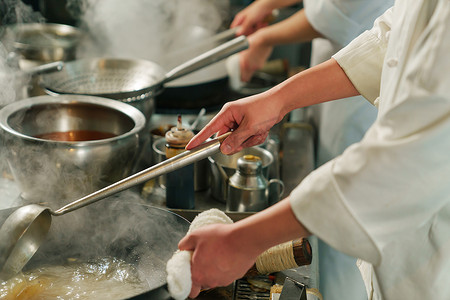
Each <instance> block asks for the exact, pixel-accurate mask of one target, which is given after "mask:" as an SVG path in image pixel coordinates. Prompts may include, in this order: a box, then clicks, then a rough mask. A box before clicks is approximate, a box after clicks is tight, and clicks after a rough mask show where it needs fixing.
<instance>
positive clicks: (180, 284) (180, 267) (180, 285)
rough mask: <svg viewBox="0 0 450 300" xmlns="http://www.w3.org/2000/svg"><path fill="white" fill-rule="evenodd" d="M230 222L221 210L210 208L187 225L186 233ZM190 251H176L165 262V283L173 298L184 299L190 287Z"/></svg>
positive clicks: (176, 299)
mask: <svg viewBox="0 0 450 300" xmlns="http://www.w3.org/2000/svg"><path fill="white" fill-rule="evenodd" d="M218 223H221V224H231V223H233V221H232V220H231V219H230V218H229V217H228V216H227V215H226V214H225V213H224V212H223V211H221V210H218V209H216V208H212V209H210V210H206V211H204V212H201V213H200V214H198V215H197V216H196V217H195V218H194V220H193V221H192V223H191V225H190V226H189V230H188V234H189V233H191V232H192V231H194V230H196V229H198V228H200V227H203V226H205V225H210V224H218ZM191 256H192V252H191V251H179V250H178V251H176V252H175V254H174V255H173V256H172V258H171V259H169V261H168V262H167V266H166V271H167V285H168V289H169V293H170V295H171V296H172V298H174V299H175V300H184V299H186V298H187V297H188V296H189V293H190V291H191V288H192V280H191Z"/></svg>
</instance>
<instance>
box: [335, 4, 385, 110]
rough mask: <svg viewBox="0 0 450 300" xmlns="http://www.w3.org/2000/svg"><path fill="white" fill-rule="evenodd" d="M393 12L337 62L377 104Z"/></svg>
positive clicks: (338, 55)
mask: <svg viewBox="0 0 450 300" xmlns="http://www.w3.org/2000/svg"><path fill="white" fill-rule="evenodd" d="M391 15H392V8H391V9H389V10H387V11H386V12H385V13H384V14H383V15H382V16H381V17H379V18H378V19H377V20H376V21H375V24H374V27H373V28H372V29H371V30H368V31H365V32H363V33H362V34H361V35H360V36H358V37H357V38H356V39H354V40H353V41H352V42H351V43H350V44H349V45H347V47H345V48H343V49H342V50H340V51H339V52H337V53H336V54H335V55H333V58H334V59H335V60H336V61H337V62H338V64H339V65H340V66H341V68H342V69H343V70H344V71H345V73H346V74H347V76H348V78H349V79H350V80H351V81H352V83H353V85H354V86H355V88H356V89H357V90H358V91H359V92H360V93H361V95H363V96H364V98H366V99H367V100H369V101H370V102H371V103H372V104H374V102H375V99H377V98H378V96H379V95H380V83H381V70H382V68H383V62H384V57H385V54H386V49H387V43H388V41H389V33H390V29H391V27H390V24H391V20H390V19H391Z"/></svg>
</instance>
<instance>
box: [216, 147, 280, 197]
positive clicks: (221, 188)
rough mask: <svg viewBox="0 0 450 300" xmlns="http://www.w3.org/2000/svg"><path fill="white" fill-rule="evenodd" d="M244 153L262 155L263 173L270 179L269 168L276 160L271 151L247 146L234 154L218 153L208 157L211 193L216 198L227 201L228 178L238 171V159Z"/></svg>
mask: <svg viewBox="0 0 450 300" xmlns="http://www.w3.org/2000/svg"><path fill="white" fill-rule="evenodd" d="M244 155H254V156H258V157H260V158H261V163H262V174H263V176H264V177H265V178H266V179H268V177H269V168H270V166H271V165H272V163H273V162H274V158H273V155H272V153H270V152H269V151H267V150H265V149H263V148H260V147H250V148H245V149H243V150H242V151H240V152H238V153H235V154H233V155H225V154H222V153H217V154H215V155H212V156H210V157H208V160H209V165H210V171H211V176H210V177H211V179H210V180H211V183H210V184H211V195H212V196H213V197H214V199H216V200H218V201H220V202H223V203H226V201H227V190H228V179H229V178H230V177H231V176H232V175H233V174H234V173H235V172H236V170H237V161H238V159H239V158H240V157H242V156H244Z"/></svg>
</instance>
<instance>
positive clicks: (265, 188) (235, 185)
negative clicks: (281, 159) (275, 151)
mask: <svg viewBox="0 0 450 300" xmlns="http://www.w3.org/2000/svg"><path fill="white" fill-rule="evenodd" d="M237 167H238V168H237V171H236V173H234V175H233V176H231V177H230V179H229V182H228V193H227V206H226V207H227V210H228V211H239V212H257V211H261V210H263V209H265V208H267V207H268V206H269V185H270V184H275V183H277V184H280V185H281V190H283V182H282V181H281V180H279V179H271V180H270V181H268V180H267V179H266V178H265V177H264V176H263V174H262V161H261V158H260V157H258V156H255V155H244V156H242V157H240V158H239V159H238V162H237ZM282 193H283V191H281V193H280V195H281V194H282Z"/></svg>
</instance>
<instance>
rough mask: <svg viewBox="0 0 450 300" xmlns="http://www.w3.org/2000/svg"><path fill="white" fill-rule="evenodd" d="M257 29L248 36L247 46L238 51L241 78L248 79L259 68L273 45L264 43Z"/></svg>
mask: <svg viewBox="0 0 450 300" xmlns="http://www.w3.org/2000/svg"><path fill="white" fill-rule="evenodd" d="M262 31H264V30H261V31H258V32H256V33H255V34H252V35H251V36H249V37H248V43H249V48H248V49H247V50H245V51H242V52H241V53H239V68H240V74H241V80H242V81H244V82H248V81H250V79H251V78H252V76H253V74H254V73H255V71H257V70H260V69H261V68H262V67H263V66H264V63H265V62H266V61H267V59H268V58H269V56H270V54H272V51H273V46H272V45H269V44H266V43H265V42H264V39H263V38H262V35H261V34H260V33H261V32H262Z"/></svg>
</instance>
